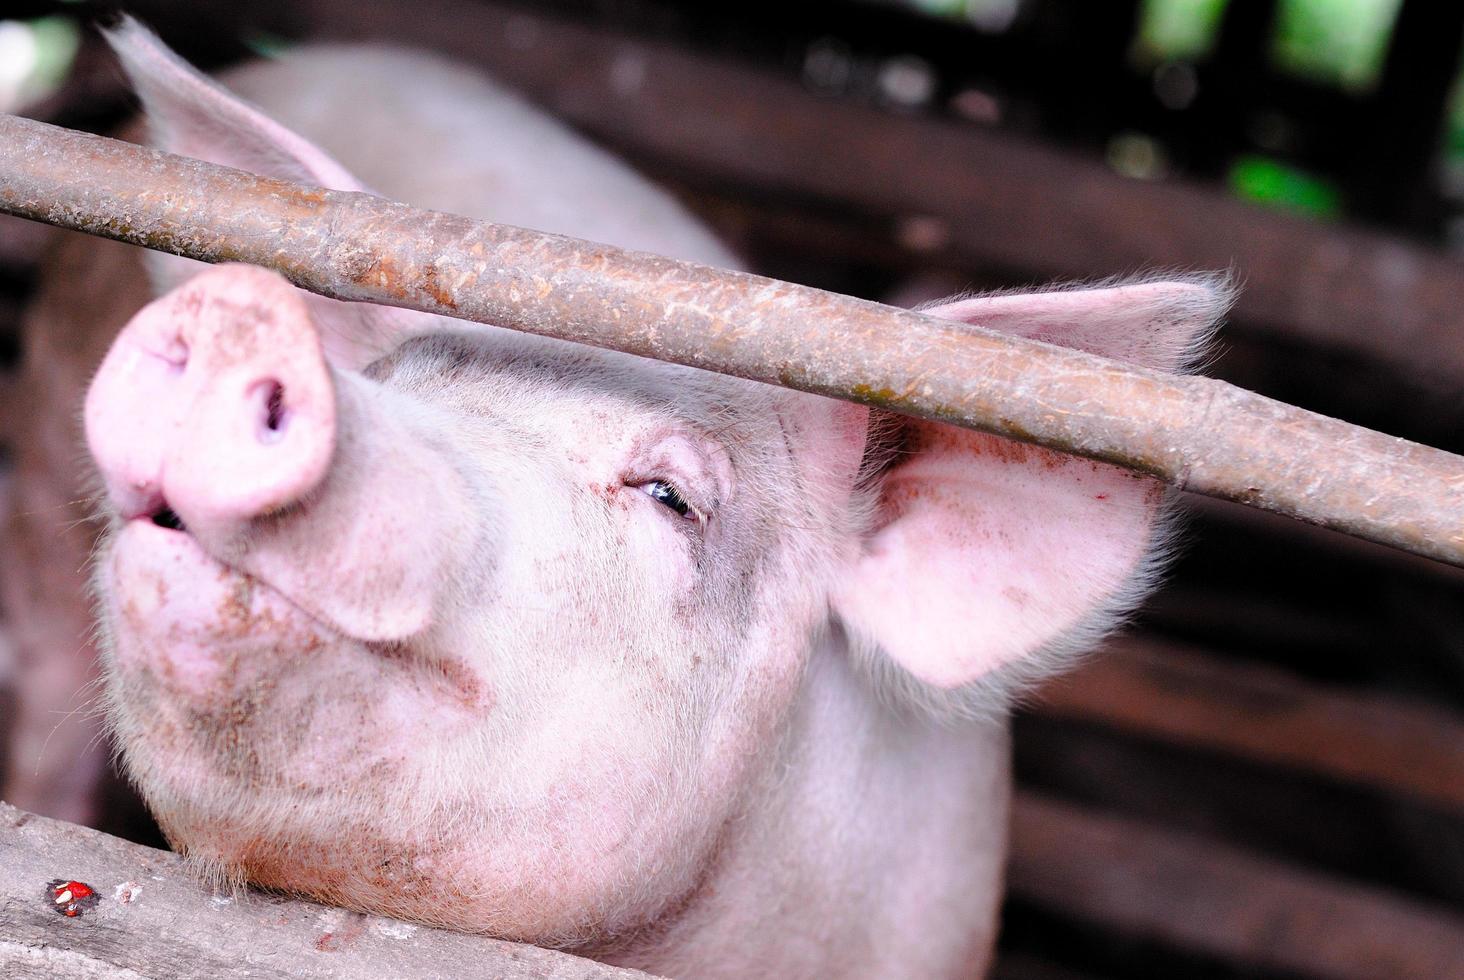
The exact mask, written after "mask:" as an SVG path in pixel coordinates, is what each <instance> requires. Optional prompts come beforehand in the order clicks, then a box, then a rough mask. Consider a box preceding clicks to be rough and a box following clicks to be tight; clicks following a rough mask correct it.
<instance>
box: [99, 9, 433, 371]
mask: <svg viewBox="0 0 1464 980" xmlns="http://www.w3.org/2000/svg"><path fill="white" fill-rule="evenodd" d="M106 37H107V42H108V43H109V44H111V46H112V49H113V50H114V51H116V53H117V57H118V58H119V59H120V60H121V62H122V67H123V69H124V70H125V71H126V72H127V77H128V79H129V80H130V81H131V83H132V85H133V87H134V88H135V89H136V90H137V94H138V96H139V98H141V100H142V104H143V109H144V110H145V116H146V121H147V128H148V142H149V143H150V144H151V145H153V146H155V147H157V148H158V149H161V150H166V151H168V152H169V153H178V154H181V155H183V156H188V157H194V158H196V159H199V160H207V161H208V162H210V163H217V164H219V165H221V166H225V167H234V168H235V169H238V170H247V171H249V172H250V173H256V174H262V175H264V176H267V177H279V178H281V179H284V180H293V181H298V182H301V183H306V184H312V185H315V186H318V187H328V188H331V189H332V190H343V191H364V190H366V189H367V188H366V187H365V185H364V184H362V183H361V181H359V180H357V179H356V177H355V176H353V175H352V174H351V172H350V171H348V170H347V169H346V168H345V167H343V166H341V164H339V163H338V162H336V160H335V159H334V158H332V157H331V156H330V154H328V153H326V152H325V151H324V150H322V149H321V148H320V147H318V146H316V145H315V144H314V143H312V142H310V141H309V140H307V139H305V138H304V137H303V136H300V135H299V134H298V133H295V132H294V131H292V130H290V129H288V128H286V127H284V126H282V125H280V124H279V123H277V122H275V121H274V120H273V119H271V118H270V117H269V116H267V115H265V114H264V113H263V112H261V111H260V110H259V109H257V108H255V107H254V106H252V105H250V104H249V103H248V102H245V101H244V100H243V99H241V98H239V97H238V96H236V95H234V93H232V92H230V91H229V90H228V89H226V88H224V87H223V86H222V85H220V84H219V83H218V82H215V81H214V80H213V79H211V78H209V77H208V76H206V75H203V74H201V73H200V72H198V71H197V70H196V69H194V68H193V66H192V65H190V64H188V63H187V62H186V61H184V60H183V59H182V58H180V57H178V55H177V54H175V53H174V52H173V51H172V50H171V49H170V48H168V46H167V45H165V44H163V42H162V41H161V40H160V39H159V38H158V36H157V35H156V34H153V33H152V32H151V31H149V30H148V29H147V28H145V27H143V26H142V25H141V24H139V23H138V22H137V21H136V20H134V19H132V18H131V17H123V18H122V19H121V21H120V22H119V23H118V25H117V26H116V27H114V28H112V29H110V30H108V31H107V32H106ZM145 261H146V263H147V269H148V275H149V277H150V278H151V280H152V284H153V290H154V292H156V293H157V294H159V295H161V294H162V293H166V292H168V291H170V290H172V289H174V288H176V287H178V286H179V285H181V284H182V283H183V282H184V281H186V280H188V279H191V278H192V277H193V276H195V275H197V274H198V273H199V272H200V271H201V270H202V268H203V266H202V264H201V263H198V262H195V261H193V260H191V259H184V258H179V257H178V256H175V255H166V254H164V253H161V252H148V253H147V255H146V257H145ZM306 302H307V305H308V306H309V308H310V312H311V316H312V318H314V320H315V321H316V323H317V325H318V326H319V327H320V329H321V334H322V338H321V339H322V341H323V343H324V345H325V349H326V353H327V354H328V355H329V357H330V360H331V362H332V363H333V364H335V365H336V366H338V367H351V368H357V367H361V366H363V365H364V364H366V363H369V362H370V361H372V360H374V359H375V358H376V357H377V356H379V355H380V354H381V353H382V352H384V351H385V350H386V349H388V348H389V347H391V346H393V345H395V344H396V343H398V342H399V341H400V340H401V339H402V338H403V337H404V336H407V335H410V334H412V333H416V332H420V331H421V330H422V329H423V328H424V324H426V323H429V322H430V321H431V318H430V317H427V316H426V315H425V314H414V313H411V312H409V311H406V310H396V309H391V308H389V307H381V306H370V305H366V304H354V303H340V302H336V301H334V300H328V299H323V298H321V297H318V296H313V295H312V296H309V297H308V298H307V300H306Z"/></svg>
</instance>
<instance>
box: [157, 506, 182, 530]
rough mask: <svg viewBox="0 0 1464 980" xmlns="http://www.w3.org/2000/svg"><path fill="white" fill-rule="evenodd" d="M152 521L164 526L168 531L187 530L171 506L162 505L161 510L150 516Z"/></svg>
mask: <svg viewBox="0 0 1464 980" xmlns="http://www.w3.org/2000/svg"><path fill="white" fill-rule="evenodd" d="M152 522H153V523H154V524H156V525H157V526H158V527H165V528H167V529H168V530H170V531H187V530H188V528H186V527H184V526H183V520H182V518H180V517H179V516H178V515H177V514H176V513H174V511H173V508H171V507H164V508H163V509H162V510H160V511H158V512H157V513H156V514H154V515H153V516H152Z"/></svg>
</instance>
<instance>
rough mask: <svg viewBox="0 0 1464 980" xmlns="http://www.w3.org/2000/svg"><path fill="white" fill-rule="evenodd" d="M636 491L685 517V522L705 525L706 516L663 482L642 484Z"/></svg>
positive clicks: (654, 481)
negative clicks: (691, 521) (697, 522)
mask: <svg viewBox="0 0 1464 980" xmlns="http://www.w3.org/2000/svg"><path fill="white" fill-rule="evenodd" d="M636 489H638V490H640V491H641V492H642V493H644V494H645V495H646V496H648V497H650V498H651V499H652V500H654V501H656V502H657V503H659V504H664V505H666V506H667V507H669V508H671V509H672V510H674V511H676V513H677V514H679V515H680V516H682V517H685V518H686V519H687V520H693V521H699V522H701V523H703V524H705V523H706V520H707V518H706V515H705V514H703V513H702V512H701V511H699V510H697V509H696V508H695V507H693V506H691V504H690V503H688V502H687V499H686V498H685V497H683V496H682V495H681V491H680V490H677V489H676V488H675V487H674V486H672V485H671V484H669V483H667V482H666V481H665V480H652V481H651V482H649V483H642V484H641V485H640V486H639V487H637V488H636Z"/></svg>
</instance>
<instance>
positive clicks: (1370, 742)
mask: <svg viewBox="0 0 1464 980" xmlns="http://www.w3.org/2000/svg"><path fill="white" fill-rule="evenodd" d="M1034 709H1035V711H1036V712H1037V713H1039V714H1044V715H1049V716H1053V717H1058V718H1066V719H1076V720H1080V721H1091V722H1100V723H1102V724H1105V725H1111V726H1113V727H1115V728H1119V729H1122V730H1125V731H1130V732H1135V733H1138V734H1142V735H1145V736H1150V737H1153V738H1158V739H1164V740H1166V741H1170V742H1174V743H1177V744H1180V745H1183V746H1189V747H1194V748H1201V749H1205V750H1208V751H1218V752H1224V753H1228V754H1231V755H1235V756H1239V757H1242V758H1246V759H1250V760H1254V761H1258V762H1262V763H1266V764H1269V765H1276V766H1285V767H1292V768H1296V769H1300V770H1304V771H1307V772H1310V773H1315V774H1320V775H1323V776H1327V777H1330V778H1334V779H1339V780H1345V781H1349V782H1355V783H1361V784H1363V785H1366V786H1370V787H1374V788H1377V789H1381V790H1383V791H1385V792H1389V793H1406V794H1409V795H1411V796H1413V797H1416V798H1418V799H1420V800H1424V801H1428V802H1431V803H1434V804H1439V805H1442V806H1445V807H1448V808H1451V809H1453V810H1458V811H1461V812H1464V719H1461V718H1459V717H1458V716H1457V715H1456V714H1454V713H1451V712H1449V711H1446V710H1444V709H1442V708H1436V707H1433V706H1430V705H1424V704H1417V703H1413V702H1409V701H1405V700H1403V699H1400V698H1392V697H1388V696H1385V695H1378V694H1356V693H1351V692H1348V691H1344V690H1341V689H1336V688H1331V687H1329V686H1327V685H1323V684H1318V683H1314V682H1309V681H1304V680H1302V679H1300V678H1297V677H1295V676H1292V675H1290V674H1288V673H1286V672H1283V671H1280V670H1275V669H1273V668H1269V667H1262V666H1258V665H1253V664H1244V663H1238V662H1233V661H1223V662H1222V661H1219V660H1216V659H1215V658H1213V657H1208V656H1205V655H1203V654H1201V653H1198V652H1196V651H1194V650H1191V649H1185V648H1183V647H1180V646H1178V645H1174V644H1169V643H1163V642H1159V641H1156V640H1152V639H1144V638H1140V637H1136V636H1130V637H1123V638H1120V639H1118V640H1115V641H1113V642H1112V643H1110V644H1109V645H1108V647H1107V648H1105V650H1104V651H1103V652H1102V653H1100V654H1099V655H1097V656H1095V657H1094V658H1093V659H1092V660H1090V661H1089V662H1088V663H1086V664H1085V665H1084V666H1082V667H1081V668H1079V669H1078V670H1075V671H1073V672H1071V673H1069V674H1067V675H1065V676H1063V677H1060V678H1057V679H1056V680H1054V681H1052V682H1051V683H1049V684H1047V685H1045V686H1044V687H1043V688H1042V690H1041V692H1040V693H1039V695H1038V697H1037V699H1036V700H1035V702H1034Z"/></svg>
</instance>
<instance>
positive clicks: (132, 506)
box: [86, 265, 336, 539]
mask: <svg viewBox="0 0 1464 980" xmlns="http://www.w3.org/2000/svg"><path fill="white" fill-rule="evenodd" d="M86 434H87V442H88V444H89V445H90V447H91V451H92V455H93V457H94V458H95V459H96V461H97V465H98V466H99V468H100V470H101V473H102V476H103V478H104V479H105V481H106V487H107V491H108V493H109V494H110V496H111V498H112V501H113V503H114V504H115V506H116V507H117V510H118V511H119V513H120V514H121V516H122V517H123V518H124V519H131V518H137V517H152V516H154V515H159V516H158V518H157V519H158V520H159V521H160V522H169V521H171V520H172V516H173V515H176V517H177V519H178V520H179V521H181V522H182V524H183V525H184V526H186V527H187V528H188V529H189V530H190V531H193V532H194V533H196V534H198V535H199V536H200V537H202V538H205V539H207V538H211V537H218V536H221V535H228V534H230V533H232V532H234V531H236V530H237V529H238V527H239V526H240V525H242V524H245V523H247V522H249V521H251V520H253V519H255V518H258V517H263V516H266V515H269V514H273V513H276V512H278V511H281V510H283V509H285V508H287V507H289V506H291V505H292V504H294V503H296V502H298V501H300V500H301V499H302V498H304V497H305V496H307V495H308V494H310V493H311V491H312V490H314V489H315V488H316V487H317V486H318V485H319V484H320V482H321V480H322V479H323V478H324V476H325V473H326V471H327V469H328V467H329V465H330V461H331V458H332V455H333V453H334V450H335V441H336V400H335V388H334V385H333V384H332V381H331V375H330V372H329V370H328V369H327V367H326V363H325V358H324V355H323V352H322V349H321V343H320V338H319V335H318V333H317V332H316V329H315V326H314V325H313V324H312V322H311V319H310V316H309V312H308V310H307V308H306V305H305V302H304V300H303V299H302V298H301V296H300V295H299V294H298V293H297V292H296V290H295V289H294V288H293V287H292V286H290V284H289V283H288V282H287V281H285V279H284V278H282V277H281V276H279V275H278V274H276V273H273V272H269V271H267V270H264V269H259V268H255V267H252V266H242V265H225V266H219V267H217V268H214V269H211V270H209V271H207V272H205V273H203V274H201V275H199V276H198V277H196V278H195V279H193V280H192V281H190V282H189V283H188V284H187V285H186V286H184V287H182V288H181V289H178V290H176V291H174V292H172V293H169V294H168V295H166V296H164V297H162V298H161V299H158V300H156V301H155V302H153V303H152V304H150V305H149V306H147V307H145V308H144V309H143V310H142V311H141V312H139V313H138V314H137V316H136V317H134V318H133V320H132V321H131V322H130V323H129V324H128V325H127V326H126V328H124V329H123V331H122V333H121V334H120V335H119V336H118V338H117V341H116V343H115V344H114V345H113V347H112V349H111V351H110V352H109V353H108V354H107V357H106V359H105V361H104V362H103V363H102V366H101V369H100V370H99V372H98V374H97V376H96V379H95V380H94V381H93V383H92V388H91V391H90V392H89V393H88V396H87V400H86ZM169 512H171V513H169Z"/></svg>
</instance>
